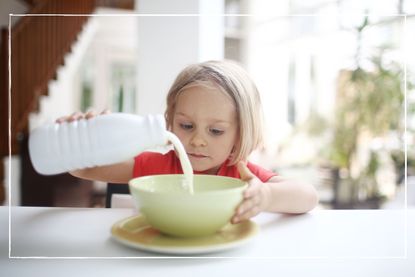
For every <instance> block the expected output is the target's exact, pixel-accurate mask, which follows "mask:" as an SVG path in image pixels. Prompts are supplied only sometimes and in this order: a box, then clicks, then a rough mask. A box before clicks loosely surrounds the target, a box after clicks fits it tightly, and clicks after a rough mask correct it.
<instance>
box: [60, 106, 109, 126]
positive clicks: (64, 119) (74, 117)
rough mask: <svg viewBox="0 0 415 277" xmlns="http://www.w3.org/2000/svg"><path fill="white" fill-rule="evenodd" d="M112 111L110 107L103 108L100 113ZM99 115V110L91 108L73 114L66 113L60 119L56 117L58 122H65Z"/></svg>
mask: <svg viewBox="0 0 415 277" xmlns="http://www.w3.org/2000/svg"><path fill="white" fill-rule="evenodd" d="M108 113H110V111H109V110H108V109H105V110H103V111H102V112H101V113H100V114H108ZM95 116H97V112H96V111H94V110H90V111H88V112H86V113H81V112H74V113H73V114H71V115H66V116H62V117H59V118H58V119H56V121H55V122H56V123H63V122H72V121H75V120H80V119H83V118H85V119H90V118H93V117H95Z"/></svg>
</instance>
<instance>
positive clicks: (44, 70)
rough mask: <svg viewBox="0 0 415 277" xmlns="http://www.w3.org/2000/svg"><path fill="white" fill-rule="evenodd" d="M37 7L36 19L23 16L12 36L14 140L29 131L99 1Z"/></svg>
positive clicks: (49, 0) (54, 0)
mask: <svg viewBox="0 0 415 277" xmlns="http://www.w3.org/2000/svg"><path fill="white" fill-rule="evenodd" d="M36 3H37V4H36V6H34V7H33V8H32V9H31V10H30V11H29V14H32V15H27V16H23V17H22V18H21V19H20V20H19V21H18V22H17V23H16V25H15V26H14V27H13V29H12V32H11V95H12V107H11V110H12V120H11V124H12V140H15V138H16V136H17V134H18V133H20V132H26V131H27V128H28V117H29V114H30V113H31V112H33V111H35V110H36V109H37V106H38V99H39V96H41V95H46V94H47V93H48V83H49V81H50V80H51V79H53V78H54V76H55V75H56V71H57V69H58V68H59V66H61V65H62V62H63V59H64V56H65V54H66V53H67V52H68V51H69V50H70V48H71V46H72V45H73V43H74V41H75V40H76V38H77V35H78V33H79V31H80V30H81V28H82V26H83V24H84V23H85V21H86V20H87V19H88V16H85V15H87V14H90V13H91V12H92V11H93V9H94V8H95V0H82V1H81V0H77V1H73V0H70V1H68V0H66V1H62V0H60V1H58V0H44V1H39V2H36ZM35 14H47V15H44V16H43V15H39V16H36V15H35ZM58 14H65V16H59V15H58ZM68 14H70V15H68ZM77 14H81V15H79V16H77ZM12 152H18V149H16V151H15V150H13V149H12Z"/></svg>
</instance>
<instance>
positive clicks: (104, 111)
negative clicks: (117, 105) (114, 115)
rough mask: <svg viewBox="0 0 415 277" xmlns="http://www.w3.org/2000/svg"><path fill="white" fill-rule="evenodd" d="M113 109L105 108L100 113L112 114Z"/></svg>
mask: <svg viewBox="0 0 415 277" xmlns="http://www.w3.org/2000/svg"><path fill="white" fill-rule="evenodd" d="M110 113H111V111H110V110H109V109H104V110H103V111H102V112H101V113H100V114H101V115H102V114H110Z"/></svg>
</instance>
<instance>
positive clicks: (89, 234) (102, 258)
mask: <svg viewBox="0 0 415 277" xmlns="http://www.w3.org/2000/svg"><path fill="white" fill-rule="evenodd" d="M133 214H134V211H132V210H130V209H79V208H35V207H12V208H11V210H10V215H11V217H10V219H11V220H10V222H11V224H10V227H11V236H10V238H11V240H10V242H11V245H10V246H11V251H10V257H9V252H8V250H9V236H8V234H9V232H8V226H9V209H8V207H0V246H1V253H0V255H1V256H0V273H1V274H0V275H1V276H25V275H27V276H36V274H35V275H33V272H34V270H46V271H47V272H48V273H55V274H56V273H59V275H60V276H62V275H63V276H66V275H67V276H74V275H75V273H76V274H77V276H79V274H82V273H84V274H87V273H88V272H89V273H88V274H89V275H90V274H91V273H93V275H94V276H97V275H96V272H99V274H100V275H102V276H113V275H115V274H116V273H117V274H119V273H120V272H123V273H124V272H130V273H133V272H134V273H140V274H146V273H147V274H150V273H151V276H159V275H160V276H165V275H167V274H173V273H178V272H180V273H181V276H182V275H190V276H198V275H201V276H207V275H211V274H210V273H212V272H217V273H220V272H231V271H232V274H234V273H235V274H237V275H242V276H245V275H251V276H252V274H257V273H261V274H263V275H268V274H269V275H274V276H275V273H279V274H290V275H291V276H296V275H298V276H304V275H305V274H307V276H310V275H311V276H314V275H313V274H314V273H313V272H315V274H316V276H325V274H327V276H329V275H330V276H390V275H393V276H399V277H400V276H415V236H414V235H413V234H415V210H408V211H407V212H405V211H404V210H315V211H312V212H310V213H308V214H305V215H299V216H288V215H275V214H261V215H259V216H257V217H256V218H254V221H255V222H256V223H257V224H258V225H259V227H260V232H259V234H258V235H257V236H256V237H255V238H254V239H253V240H252V241H250V242H249V243H247V244H245V245H243V246H240V247H238V248H235V249H232V250H228V251H224V252H219V253H212V254H205V255H198V256H190V258H189V257H188V256H187V257H181V256H175V257H174V258H166V257H165V256H164V255H162V254H155V253H150V252H143V251H139V250H136V249H131V248H128V247H125V246H123V245H121V244H119V243H118V242H116V241H114V240H113V239H112V238H111V235H110V228H111V226H112V225H113V224H114V222H116V221H118V220H120V219H123V218H125V217H128V216H131V215H133ZM56 257H58V258H56ZM79 257H84V258H79ZM85 257H87V258H85ZM120 257H129V258H120ZM196 257H198V258H196ZM63 265H65V268H67V270H62V266H63ZM91 267H92V268H93V270H94V271H91ZM95 271H96V272H95ZM5 272H6V274H4V275H3V273H5ZM186 272H187V273H186ZM271 273H272V274H271ZM317 273H318V274H317ZM333 274H334V275H333ZM40 275H41V274H40Z"/></svg>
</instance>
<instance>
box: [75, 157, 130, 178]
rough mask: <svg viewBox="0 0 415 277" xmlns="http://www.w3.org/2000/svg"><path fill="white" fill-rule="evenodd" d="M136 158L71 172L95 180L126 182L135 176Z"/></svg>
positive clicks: (79, 176) (76, 175)
mask: <svg viewBox="0 0 415 277" xmlns="http://www.w3.org/2000/svg"><path fill="white" fill-rule="evenodd" d="M133 167H134V160H133V159H131V160H128V161H125V162H122V163H117V164H111V165H106V166H97V167H91V168H85V169H80V170H75V171H72V172H69V173H70V174H71V175H73V176H75V177H78V178H82V179H87V180H93V181H102V182H107V183H120V184H126V183H128V181H130V180H131V179H132V178H133Z"/></svg>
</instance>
